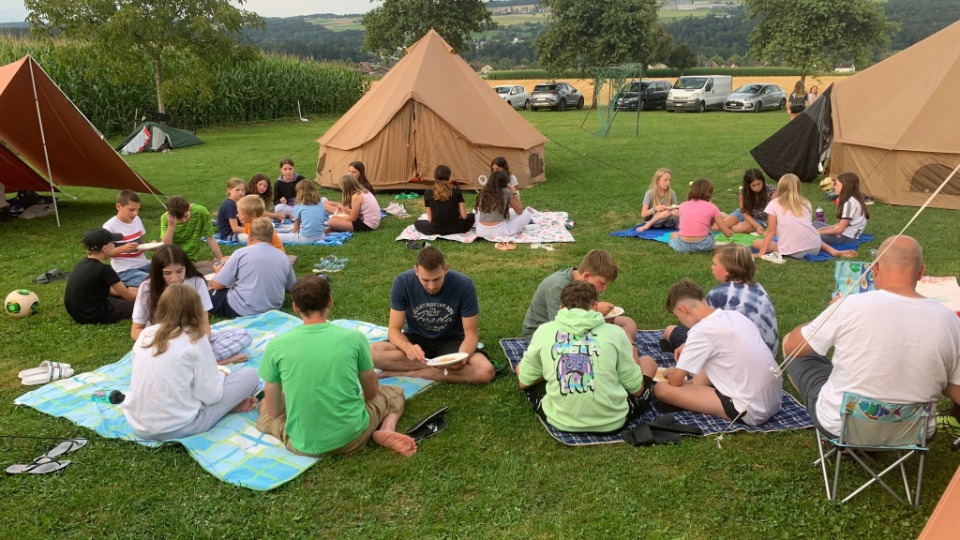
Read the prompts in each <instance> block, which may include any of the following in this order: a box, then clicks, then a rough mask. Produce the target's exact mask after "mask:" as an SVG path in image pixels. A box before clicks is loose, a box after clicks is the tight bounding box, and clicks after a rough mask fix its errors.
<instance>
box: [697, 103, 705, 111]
mask: <svg viewBox="0 0 960 540" xmlns="http://www.w3.org/2000/svg"><path fill="white" fill-rule="evenodd" d="M705 110H707V104H706V103H704V102H703V101H701V102H700V103H698V104H697V112H703V111H705Z"/></svg>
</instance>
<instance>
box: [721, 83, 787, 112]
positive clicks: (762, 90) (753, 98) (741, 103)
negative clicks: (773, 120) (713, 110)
mask: <svg viewBox="0 0 960 540" xmlns="http://www.w3.org/2000/svg"><path fill="white" fill-rule="evenodd" d="M786 106H787V94H786V93H784V91H783V89H782V88H780V87H779V86H777V85H775V84H767V83H750V84H745V85H743V86H741V87H740V88H737V89H736V91H734V93H732V94H730V96H729V97H728V98H727V100H726V101H725V102H724V103H723V110H725V111H731V112H744V111H746V112H760V111H762V110H765V109H771V110H773V109H781V110H782V109H783V108H784V107H786Z"/></svg>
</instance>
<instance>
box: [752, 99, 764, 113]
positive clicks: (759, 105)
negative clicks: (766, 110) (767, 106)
mask: <svg viewBox="0 0 960 540" xmlns="http://www.w3.org/2000/svg"><path fill="white" fill-rule="evenodd" d="M762 110H763V102H762V101H758V102H756V103H754V104H753V112H760V111H762Z"/></svg>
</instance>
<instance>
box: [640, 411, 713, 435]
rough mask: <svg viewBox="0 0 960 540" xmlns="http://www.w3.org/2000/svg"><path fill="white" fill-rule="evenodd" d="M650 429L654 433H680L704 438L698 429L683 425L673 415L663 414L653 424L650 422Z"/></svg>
mask: <svg viewBox="0 0 960 540" xmlns="http://www.w3.org/2000/svg"><path fill="white" fill-rule="evenodd" d="M650 429H652V430H653V431H666V432H668V433H679V434H680V435H694V436H696V437H702V436H703V432H702V431H700V430H699V429H698V428H697V427H695V426H691V425H688V424H681V423H680V422H677V419H676V418H674V416H673V413H667V414H661V415H660V416H658V417H657V418H656V419H655V420H654V421H653V422H650Z"/></svg>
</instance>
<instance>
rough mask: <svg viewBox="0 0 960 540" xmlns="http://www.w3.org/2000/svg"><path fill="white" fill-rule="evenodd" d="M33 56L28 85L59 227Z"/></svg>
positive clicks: (55, 192)
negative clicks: (38, 125) (38, 127)
mask: <svg viewBox="0 0 960 540" xmlns="http://www.w3.org/2000/svg"><path fill="white" fill-rule="evenodd" d="M33 64H34V60H33V57H32V56H31V57H30V85H31V86H32V87H33V102H34V103H35V104H36V106H37V122H38V123H39V124H40V142H42V143H43V158H44V159H45V160H46V162H47V182H50V196H51V197H53V213H54V215H56V216H57V228H58V229H59V228H60V209H59V208H58V207H57V188H56V186H54V184H53V173H52V172H51V171H50V154H49V152H48V151H47V136H46V135H45V134H44V133H43V118H42V117H41V116H40V98H39V97H38V96H37V81H36V79H34V77H33Z"/></svg>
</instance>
